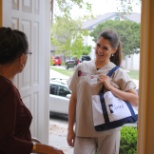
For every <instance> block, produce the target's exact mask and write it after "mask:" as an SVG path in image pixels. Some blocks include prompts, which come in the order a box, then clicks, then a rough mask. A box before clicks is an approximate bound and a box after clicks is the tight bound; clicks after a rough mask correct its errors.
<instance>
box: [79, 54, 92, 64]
mask: <svg viewBox="0 0 154 154" xmlns="http://www.w3.org/2000/svg"><path fill="white" fill-rule="evenodd" d="M90 60H91V58H90V56H88V55H82V56H81V58H80V63H82V62H83V61H90Z"/></svg>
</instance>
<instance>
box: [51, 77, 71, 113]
mask: <svg viewBox="0 0 154 154" xmlns="http://www.w3.org/2000/svg"><path fill="white" fill-rule="evenodd" d="M70 96H71V90H70V89H69V88H68V86H67V84H66V80H62V79H51V81H50V94H49V111H50V113H58V114H63V115H68V106H69V100H70Z"/></svg>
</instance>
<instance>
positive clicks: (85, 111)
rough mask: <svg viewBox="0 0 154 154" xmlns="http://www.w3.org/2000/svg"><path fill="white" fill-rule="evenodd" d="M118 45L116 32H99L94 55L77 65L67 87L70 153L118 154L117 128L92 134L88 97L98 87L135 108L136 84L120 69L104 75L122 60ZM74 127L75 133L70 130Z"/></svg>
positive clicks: (118, 133) (118, 137)
mask: <svg viewBox="0 0 154 154" xmlns="http://www.w3.org/2000/svg"><path fill="white" fill-rule="evenodd" d="M121 54H122V50H121V42H120V40H119V37H118V35H117V33H116V32H114V31H112V30H105V31H103V32H102V33H101V34H100V35H99V37H98V40H97V43H96V48H95V55H96V58H95V59H94V60H91V61H87V62H84V63H80V64H78V66H77V68H76V70H75V72H74V74H73V76H72V78H71V79H70V81H69V87H70V89H71V91H72V95H71V98H70V104H69V121H68V135H67V142H68V144H69V145H70V146H74V154H95V153H96V151H97V154H118V153H119V146H120V128H119V127H117V128H114V129H110V130H106V131H96V130H95V128H94V125H93V117H92V106H91V104H92V102H91V101H92V100H91V97H92V95H97V94H98V93H99V91H100V89H101V87H102V85H104V86H105V89H106V90H109V91H111V92H112V93H113V94H114V95H115V96H117V97H119V98H121V99H123V100H126V101H128V102H130V103H131V104H132V105H134V106H137V105H138V95H137V93H136V90H135V88H136V85H135V83H134V82H133V81H132V80H131V78H130V77H129V76H128V74H127V73H126V72H125V71H124V70H123V69H122V68H119V69H117V70H116V71H115V72H114V74H113V75H112V77H108V76H107V75H106V74H107V73H108V72H109V71H110V70H111V69H112V68H114V67H115V66H116V65H117V66H120V64H121V59H122V56H121ZM74 125H75V130H74Z"/></svg>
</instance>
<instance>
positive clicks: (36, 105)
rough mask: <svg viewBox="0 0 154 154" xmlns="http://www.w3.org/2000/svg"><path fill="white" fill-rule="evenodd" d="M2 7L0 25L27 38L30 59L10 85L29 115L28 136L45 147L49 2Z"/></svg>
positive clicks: (9, 1) (30, 0)
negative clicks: (29, 130)
mask: <svg viewBox="0 0 154 154" xmlns="http://www.w3.org/2000/svg"><path fill="white" fill-rule="evenodd" d="M2 6H3V7H2V8H3V11H2V17H3V20H2V25H3V26H6V27H12V28H14V29H19V30H22V31H23V32H25V33H26V35H27V37H28V41H29V47H30V48H29V49H30V51H31V52H32V55H29V59H28V63H27V65H26V68H25V70H24V71H23V72H22V73H21V74H19V75H18V76H17V77H16V79H15V81H14V82H15V84H16V86H17V87H18V89H19V91H20V93H21V96H22V99H23V102H24V103H25V104H26V106H27V107H28V108H29V109H30V110H31V113H32V115H33V122H32V125H31V132H32V136H33V137H37V138H39V139H40V140H41V141H42V142H44V143H48V136H49V135H48V132H49V131H48V129H49V127H48V125H49V112H48V102H49V58H50V53H49V51H50V0H3V1H2Z"/></svg>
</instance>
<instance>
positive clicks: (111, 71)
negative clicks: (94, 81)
mask: <svg viewBox="0 0 154 154" xmlns="http://www.w3.org/2000/svg"><path fill="white" fill-rule="evenodd" d="M118 68H119V66H115V67H113V68H112V69H111V70H110V71H109V72H108V73H107V76H109V77H111V76H112V74H113V73H114V72H115V71H116V70H117V69H118ZM104 89H105V87H104V86H103V87H102V88H101V90H100V92H99V96H100V100H101V102H103V101H104V95H103V93H104ZM101 104H102V110H103V113H104V118H105V121H106V123H108V122H109V117H108V114H107V109H106V106H105V103H101Z"/></svg>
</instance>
